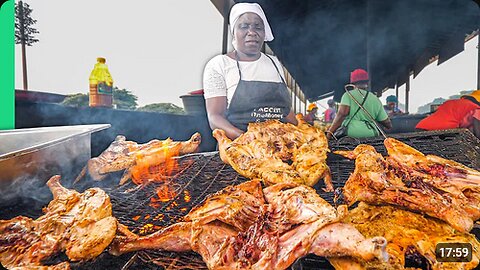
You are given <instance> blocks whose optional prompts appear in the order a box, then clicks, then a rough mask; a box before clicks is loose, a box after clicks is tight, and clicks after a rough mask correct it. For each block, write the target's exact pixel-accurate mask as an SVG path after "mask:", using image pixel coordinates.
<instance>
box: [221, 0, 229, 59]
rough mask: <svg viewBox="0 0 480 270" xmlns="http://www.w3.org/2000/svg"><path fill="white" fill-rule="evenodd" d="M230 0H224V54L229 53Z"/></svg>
mask: <svg viewBox="0 0 480 270" xmlns="http://www.w3.org/2000/svg"><path fill="white" fill-rule="evenodd" d="M229 6H230V5H229V0H223V14H225V15H224V16H223V40H222V54H226V53H227V48H228V44H227V43H228V16H227V14H228V7H229Z"/></svg>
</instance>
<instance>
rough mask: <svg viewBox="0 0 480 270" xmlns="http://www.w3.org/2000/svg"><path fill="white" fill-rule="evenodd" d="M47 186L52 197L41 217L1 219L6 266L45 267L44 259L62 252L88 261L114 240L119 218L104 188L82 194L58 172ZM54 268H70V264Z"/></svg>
mask: <svg viewBox="0 0 480 270" xmlns="http://www.w3.org/2000/svg"><path fill="white" fill-rule="evenodd" d="M47 185H48V187H49V188H50V190H51V192H52V193H53V200H52V201H51V202H50V203H49V204H48V206H47V207H45V208H44V209H43V212H44V214H43V215H42V216H40V217H39V218H37V219H31V218H29V217H24V216H18V217H15V218H13V219H10V220H0V262H1V263H2V265H3V266H5V267H7V268H13V267H25V268H28V269H30V268H32V269H35V267H41V266H42V261H43V260H45V259H47V258H49V257H51V256H53V255H55V254H56V253H59V252H62V251H65V253H66V255H67V257H68V258H69V259H70V260H72V261H81V260H89V259H92V258H94V257H96V256H98V255H99V254H100V253H102V252H103V250H104V249H105V248H106V247H107V246H108V245H109V244H110V243H111V242H112V240H113V238H114V236H115V234H116V231H117V220H116V219H115V218H114V217H112V205H111V203H110V198H109V197H108V195H107V194H106V193H105V192H104V191H103V190H101V189H99V188H90V189H87V190H86V191H85V192H83V193H79V192H77V191H75V190H71V189H66V188H64V187H63V186H62V185H61V184H60V176H58V175H56V176H53V177H52V178H50V180H48V182H47ZM122 228H123V227H122ZM39 269H40V268H39ZM52 269H68V263H62V264H60V265H59V266H57V267H56V268H52Z"/></svg>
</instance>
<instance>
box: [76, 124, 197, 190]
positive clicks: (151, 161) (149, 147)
mask: <svg viewBox="0 0 480 270" xmlns="http://www.w3.org/2000/svg"><path fill="white" fill-rule="evenodd" d="M200 143H201V136H200V133H198V132H197V133H195V134H193V135H192V137H191V138H190V140H188V141H184V142H176V141H173V140H171V139H170V138H167V139H166V140H157V139H155V140H151V141H150V142H148V143H145V144H137V143H136V142H133V141H127V140H126V139H125V137H124V136H117V137H116V138H115V141H113V142H112V144H111V145H110V146H109V147H108V148H107V149H106V150H105V151H103V152H102V153H101V154H100V155H99V156H98V157H95V158H92V159H90V160H89V161H88V164H87V170H88V173H89V174H90V176H91V177H92V179H93V180H97V181H99V180H102V179H103V178H105V176H106V175H107V174H108V173H111V172H115V171H121V170H126V171H125V173H124V175H123V176H122V179H121V180H120V184H124V183H125V182H126V181H128V180H129V179H130V178H131V177H132V174H133V177H138V178H140V177H141V173H142V171H144V170H148V168H149V167H151V166H158V165H162V164H164V163H165V162H166V161H167V160H168V159H170V158H172V157H175V156H180V155H185V154H189V153H194V152H196V151H197V149H198V147H199V145H200ZM80 178H81V177H80V176H79V177H77V180H76V181H78V180H79V179H80ZM134 180H137V182H141V181H142V179H134Z"/></svg>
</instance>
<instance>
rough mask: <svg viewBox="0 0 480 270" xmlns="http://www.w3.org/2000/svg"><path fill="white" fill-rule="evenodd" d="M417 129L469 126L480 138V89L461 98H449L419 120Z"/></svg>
mask: <svg viewBox="0 0 480 270" xmlns="http://www.w3.org/2000/svg"><path fill="white" fill-rule="evenodd" d="M416 128H417V129H421V130H442V129H453V128H468V129H469V130H470V131H472V132H473V134H475V136H477V137H478V138H480V90H476V91H474V92H473V93H471V94H469V95H464V96H462V97H461V98H459V99H453V100H447V101H445V102H444V103H443V104H442V105H440V106H439V107H438V109H437V110H436V111H435V112H434V113H433V114H431V115H430V116H428V117H426V118H424V119H423V120H421V121H420V122H418V124H417V126H416Z"/></svg>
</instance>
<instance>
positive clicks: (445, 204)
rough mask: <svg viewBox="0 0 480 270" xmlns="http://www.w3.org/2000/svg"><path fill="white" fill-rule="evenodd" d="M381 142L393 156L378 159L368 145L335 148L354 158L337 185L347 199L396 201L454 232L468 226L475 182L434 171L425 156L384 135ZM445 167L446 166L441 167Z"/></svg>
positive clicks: (476, 214)
mask: <svg viewBox="0 0 480 270" xmlns="http://www.w3.org/2000/svg"><path fill="white" fill-rule="evenodd" d="M392 142H393V143H394V144H392ZM385 145H386V146H387V149H389V152H390V153H392V154H393V155H394V156H389V157H387V158H383V157H382V155H381V154H379V153H377V152H376V151H375V149H374V148H373V147H372V146H370V145H359V146H357V147H356V148H355V150H353V151H336V152H335V153H337V154H341V155H343V156H345V157H347V158H351V159H355V160H356V161H355V171H354V172H353V174H352V175H351V176H350V178H349V179H348V181H347V182H346V183H345V186H344V188H343V194H344V197H345V199H346V201H347V203H349V204H350V205H351V204H353V203H354V202H356V201H364V202H367V203H370V204H391V205H396V206H400V207H403V208H406V209H409V210H412V211H417V212H421V213H425V214H427V215H429V216H432V217H436V218H439V219H441V220H444V221H446V222H447V223H449V224H450V225H451V226H452V227H454V228H455V229H457V230H460V231H464V232H468V231H470V230H471V229H472V227H473V221H475V220H477V219H479V218H480V195H479V192H478V191H479V187H478V185H475V184H470V183H468V184H467V183H466V182H465V181H456V180H455V179H453V178H451V177H449V176H448V174H446V173H438V172H439V170H437V169H435V166H436V165H435V164H433V163H431V161H429V159H428V158H427V157H426V156H424V155H423V154H422V153H420V152H418V151H416V150H415V149H413V148H411V147H409V146H407V145H405V144H403V143H401V142H399V141H396V140H394V139H391V138H389V139H386V140H385ZM393 146H395V147H396V148H395V149H393V148H392V147H393ZM434 160H437V159H434ZM450 164H454V163H450ZM437 165H438V164H437ZM462 166H463V165H462ZM427 167H430V169H428V170H427V169H425V168H427ZM422 168H423V169H422ZM455 168H458V167H455ZM447 170H449V171H451V170H452V168H450V167H449V168H448V169H445V170H443V171H442V172H445V171H447ZM468 171H471V172H473V173H475V171H474V170H472V169H469V168H468ZM456 177H458V176H456ZM460 183H461V184H460Z"/></svg>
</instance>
